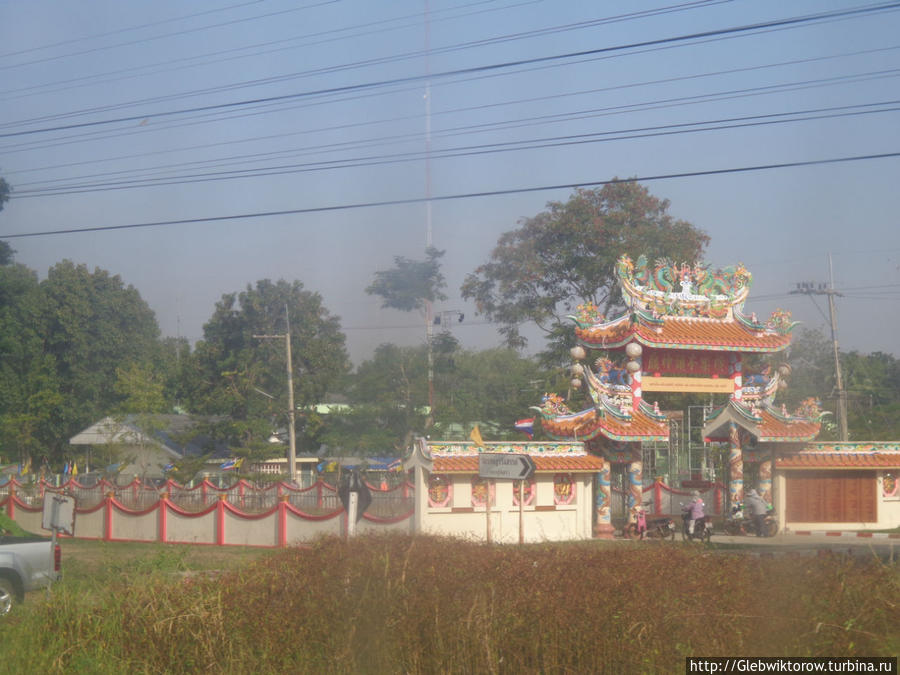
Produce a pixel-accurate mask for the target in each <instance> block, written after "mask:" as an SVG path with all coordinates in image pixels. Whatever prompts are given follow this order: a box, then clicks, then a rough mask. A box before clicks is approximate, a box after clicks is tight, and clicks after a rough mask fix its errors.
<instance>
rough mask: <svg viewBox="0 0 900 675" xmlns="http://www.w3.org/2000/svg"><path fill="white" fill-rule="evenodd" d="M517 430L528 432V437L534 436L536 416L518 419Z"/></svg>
mask: <svg viewBox="0 0 900 675" xmlns="http://www.w3.org/2000/svg"><path fill="white" fill-rule="evenodd" d="M515 426H516V430H517V431H521V432H522V433H523V434H528V438H534V418H533V417H531V418H529V419H526V420H518V421H517V422H516V425H515Z"/></svg>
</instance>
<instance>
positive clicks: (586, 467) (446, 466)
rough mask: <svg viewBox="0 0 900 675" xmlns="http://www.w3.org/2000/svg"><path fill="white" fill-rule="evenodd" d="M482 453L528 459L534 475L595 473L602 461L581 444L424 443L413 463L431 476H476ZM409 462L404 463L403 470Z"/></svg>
mask: <svg viewBox="0 0 900 675" xmlns="http://www.w3.org/2000/svg"><path fill="white" fill-rule="evenodd" d="M482 453H509V454H517V455H528V456H529V457H531V459H532V460H534V464H535V471H536V472H537V473H560V472H565V473H596V472H597V471H600V470H601V469H602V468H603V459H602V458H601V457H597V456H595V455H591V454H589V453H588V452H587V450H586V449H585V446H584V444H583V443H540V442H528V443H492V442H486V443H485V444H484V446H483V447H479V446H477V445H475V444H474V443H469V442H450V441H427V440H425V439H421V440H420V441H419V443H417V445H416V448H415V450H414V454H415V455H416V456H417V458H418V459H417V460H416V459H412V458H411V459H412V461H413V462H415V461H422V462H424V463H425V464H426V468H428V470H429V471H431V472H432V473H467V474H473V473H475V474H477V473H478V457H479V455H481V454H482ZM409 465H410V460H408V461H407V466H409Z"/></svg>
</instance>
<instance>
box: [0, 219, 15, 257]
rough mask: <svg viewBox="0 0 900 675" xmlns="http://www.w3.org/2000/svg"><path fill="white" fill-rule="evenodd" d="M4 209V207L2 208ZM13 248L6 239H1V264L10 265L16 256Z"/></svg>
mask: <svg viewBox="0 0 900 675" xmlns="http://www.w3.org/2000/svg"><path fill="white" fill-rule="evenodd" d="M0 210H2V209H0ZM15 253H16V252H15V251H14V250H13V248H12V247H11V246H10V245H9V244H7V243H6V242H5V241H0V265H9V264H11V263H12V262H13V258H14V256H15Z"/></svg>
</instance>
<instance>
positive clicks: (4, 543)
mask: <svg viewBox="0 0 900 675" xmlns="http://www.w3.org/2000/svg"><path fill="white" fill-rule="evenodd" d="M61 562H62V556H61V555H60V548H59V544H55V545H54V542H53V541H52V540H51V539H46V538H44V537H38V536H35V535H32V536H7V535H5V534H2V533H0V616H3V615H4V614H8V613H9V611H10V610H11V609H12V607H13V605H15V604H16V603H18V602H22V601H23V600H24V599H25V593H26V592H27V591H32V590H35V589H37V588H43V587H45V586H49V585H50V583H51V582H52V581H55V580H56V579H58V578H59V576H60V569H61Z"/></svg>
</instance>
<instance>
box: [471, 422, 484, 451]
mask: <svg viewBox="0 0 900 675" xmlns="http://www.w3.org/2000/svg"><path fill="white" fill-rule="evenodd" d="M469 438H471V439H472V442H473V443H474V444H475V445H477V446H478V447H479V448H483V447H484V440H483V439H482V438H481V431H479V429H478V425H477V424H476V425H475V426H474V428H473V429H472V433H470V434H469Z"/></svg>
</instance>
